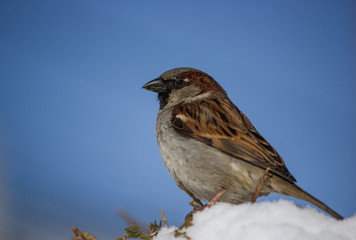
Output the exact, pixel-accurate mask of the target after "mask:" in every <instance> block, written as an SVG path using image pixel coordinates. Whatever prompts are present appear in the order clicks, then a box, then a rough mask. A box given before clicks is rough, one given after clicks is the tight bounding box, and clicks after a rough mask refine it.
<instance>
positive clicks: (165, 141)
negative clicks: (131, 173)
mask: <svg viewBox="0 0 356 240" xmlns="http://www.w3.org/2000/svg"><path fill="white" fill-rule="evenodd" d="M142 88H143V89H146V90H149V91H152V92H155V93H157V94H158V100H159V111H158V115H157V119H156V138H157V142H158V145H159V148H160V153H161V155H162V158H163V161H164V163H165V165H166V167H167V169H168V171H169V173H170V174H171V176H172V177H173V179H174V180H175V182H176V183H177V185H178V186H179V187H180V188H182V189H183V190H184V191H185V192H186V193H187V194H188V195H190V196H191V197H192V198H193V199H194V200H195V201H196V202H197V203H198V204H201V202H202V201H204V202H207V201H211V202H213V204H214V203H215V202H216V201H220V202H227V203H232V204H241V203H244V202H251V201H252V202H253V201H255V199H256V198H257V197H261V196H267V195H269V194H270V193H277V194H282V195H286V196H290V197H294V198H297V199H301V200H305V201H307V202H310V203H312V204H313V205H315V206H317V207H319V208H320V209H322V210H324V211H325V212H327V213H328V214H330V215H331V216H333V217H334V218H336V219H338V220H342V219H343V217H342V216H341V215H340V214H339V213H337V212H336V211H334V210H333V209H331V208H330V207H328V206H327V205H326V204H324V203H323V202H321V201H320V200H318V199H317V198H315V197H313V196H312V195H311V194H309V193H307V192H306V191H304V190H303V189H302V188H300V187H299V186H298V185H297V184H296V179H295V178H294V177H293V176H292V174H291V173H290V172H289V170H288V169H287V167H286V165H285V162H284V160H283V158H282V157H281V156H280V155H279V154H278V152H277V151H276V150H275V149H274V148H273V147H272V146H271V145H270V144H269V143H268V142H267V141H266V140H265V139H264V138H263V137H262V135H261V134H260V133H259V132H258V131H257V130H256V128H255V127H254V126H253V125H252V123H251V122H250V120H249V119H248V118H247V117H246V116H245V115H244V114H243V113H242V112H241V111H240V110H239V109H238V108H237V107H236V106H235V105H234V103H233V102H232V101H231V100H230V98H229V97H228V95H227V93H226V91H225V90H224V89H223V88H222V87H221V86H220V84H219V83H218V82H217V81H215V80H214V79H213V78H212V77H211V76H209V75H208V74H207V73H205V72H202V71H200V70H198V69H195V68H190V67H180V68H174V69H171V70H168V71H166V72H164V73H163V74H161V75H160V76H159V77H158V78H155V79H154V80H152V81H149V82H147V83H146V84H145V85H143V87H142ZM209 203H210V202H209ZM201 205H202V204H201Z"/></svg>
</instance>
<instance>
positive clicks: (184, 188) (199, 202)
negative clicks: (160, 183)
mask: <svg viewBox="0 0 356 240" xmlns="http://www.w3.org/2000/svg"><path fill="white" fill-rule="evenodd" d="M177 185H178V187H179V188H180V189H182V190H183V191H184V192H186V193H187V194H188V195H189V196H190V197H191V198H193V200H194V202H196V203H197V204H198V205H199V206H200V207H202V206H203V204H202V203H201V201H200V200H199V199H198V198H196V197H195V196H194V195H193V193H191V192H190V191H189V190H188V189H187V188H186V187H184V185H183V184H182V182H181V181H177Z"/></svg>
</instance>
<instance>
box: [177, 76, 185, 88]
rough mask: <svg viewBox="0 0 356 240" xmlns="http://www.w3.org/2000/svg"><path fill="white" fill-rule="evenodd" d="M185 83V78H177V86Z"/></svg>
mask: <svg viewBox="0 0 356 240" xmlns="http://www.w3.org/2000/svg"><path fill="white" fill-rule="evenodd" d="M183 83H184V81H183V79H179V78H177V79H175V85H176V87H181V86H182V85H183Z"/></svg>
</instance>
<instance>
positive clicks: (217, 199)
mask: <svg viewBox="0 0 356 240" xmlns="http://www.w3.org/2000/svg"><path fill="white" fill-rule="evenodd" d="M225 192H226V188H223V189H221V190H220V191H219V192H218V193H217V194H216V195H215V196H214V197H213V198H212V199H211V200H210V201H209V202H208V204H206V205H205V206H204V207H211V206H213V205H215V203H217V201H219V199H220V198H221V196H222V195H223V194H224V193H225Z"/></svg>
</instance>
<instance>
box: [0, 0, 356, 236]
mask: <svg viewBox="0 0 356 240" xmlns="http://www.w3.org/2000/svg"><path fill="white" fill-rule="evenodd" d="M355 10H356V5H355V2H354V1H352V0H350V1H333V0H330V1H329V0H320V1H314V0H304V1H282V0H281V1H163V0H162V1H91V0H71V1H44V0H42V1H36V0H32V1H27V0H26V1H25V0H24V1H19V0H12V1H1V3H0V153H1V155H0V157H1V158H0V191H1V192H0V200H1V202H2V203H0V209H3V210H4V211H3V213H6V215H4V214H3V216H5V217H2V221H4V219H5V218H6V221H5V222H6V229H7V232H16V234H15V235H12V239H20V238H26V239H36V240H38V239H49V236H51V239H57V238H55V236H57V237H58V239H69V237H70V236H71V235H72V234H71V231H70V228H71V226H73V225H75V226H78V227H79V228H80V229H81V230H86V231H90V232H92V233H93V234H95V235H97V236H98V237H99V238H100V239H113V238H114V237H117V236H119V235H120V234H122V233H123V232H122V231H121V230H123V228H124V226H125V225H124V222H123V221H122V220H121V219H120V218H119V217H117V214H116V213H117V210H118V209H126V210H127V211H129V212H130V213H131V214H132V215H133V217H134V218H136V219H138V220H140V221H142V222H144V223H148V222H150V221H153V220H155V219H157V220H159V219H160V210H161V209H164V210H165V211H166V215H167V218H168V222H169V223H170V224H179V223H182V221H183V219H184V216H185V214H186V213H187V212H189V211H190V207H189V206H188V204H187V202H188V201H190V198H189V197H188V196H187V195H186V194H185V193H184V192H183V191H181V190H180V189H179V188H178V187H177V186H176V184H175V182H174V181H173V179H172V178H171V177H170V175H169V174H168V172H167V170H166V169H165V166H164V164H163V161H162V159H161V156H160V153H159V149H158V145H157V143H156V138H155V120H156V114H157V111H158V102H157V100H156V96H155V95H154V94H153V93H150V92H147V91H144V90H142V89H141V86H142V85H143V84H144V83H146V82H147V81H149V80H152V79H153V78H155V77H157V76H158V75H160V74H161V73H162V72H164V71H166V70H168V69H171V68H174V67H182V66H189V67H195V68H198V69H201V70H203V71H205V72H207V73H208V74H210V75H211V76H213V77H214V78H215V79H216V80H217V81H218V82H219V83H220V84H221V85H222V86H223V87H224V88H225V90H226V91H227V92H228V95H229V96H230V98H231V99H232V100H233V102H234V103H235V104H236V105H237V106H238V107H239V108H240V109H241V110H242V111H243V112H244V113H245V114H246V115H247V116H248V117H249V119H250V120H251V121H252V122H253V124H254V125H255V127H256V128H257V129H258V130H259V131H260V132H261V134H262V135H263V136H264V137H265V138H266V139H267V140H268V141H269V142H270V143H271V144H272V145H273V146H274V147H275V148H276V149H277V151H278V152H279V153H280V154H281V155H282V157H283V158H284V160H285V161H286V164H287V167H288V169H289V170H290V171H291V173H292V174H293V175H294V176H295V177H296V179H297V181H298V184H299V186H301V187H302V188H304V189H305V190H307V191H308V192H310V193H311V194H313V195H314V196H316V197H318V198H319V199H321V200H322V201H324V202H325V203H327V204H328V205H330V206H331V207H332V208H334V209H335V210H337V211H338V212H340V213H341V214H342V215H344V216H346V217H349V216H351V215H353V214H354V213H355V212H356V188H355V182H356V157H355V152H356V151H355V143H356V127H355V122H356V97H355V93H356V70H355V66H356V54H355V51H356V47H355V42H356V33H355V29H356V15H355ZM275 198H276V196H272V197H271V198H270V199H275ZM296 202H297V203H300V202H299V201H296ZM0 223H1V217H0ZM0 231H1V228H0ZM3 235H4V233H3ZM0 236H1V232H0Z"/></svg>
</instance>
